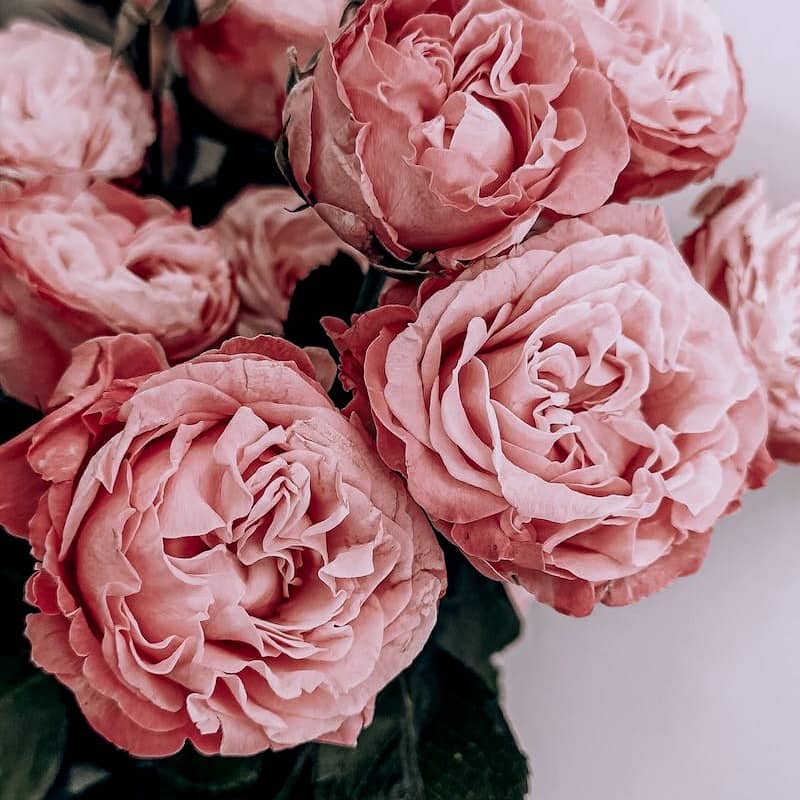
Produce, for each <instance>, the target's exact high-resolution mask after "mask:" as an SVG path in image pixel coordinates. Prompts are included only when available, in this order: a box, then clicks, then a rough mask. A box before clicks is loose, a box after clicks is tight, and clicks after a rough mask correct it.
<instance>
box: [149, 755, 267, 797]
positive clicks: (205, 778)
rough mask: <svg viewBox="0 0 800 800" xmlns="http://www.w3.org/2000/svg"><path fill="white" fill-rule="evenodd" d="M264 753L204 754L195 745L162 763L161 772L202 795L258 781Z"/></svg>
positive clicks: (171, 779)
mask: <svg viewBox="0 0 800 800" xmlns="http://www.w3.org/2000/svg"><path fill="white" fill-rule="evenodd" d="M263 760H264V759H263V757H262V756H254V757H253V758H222V757H220V756H214V757H210V756H203V755H200V754H199V753H198V752H197V751H196V750H195V749H194V748H193V747H189V746H187V747H184V749H183V750H182V751H181V752H180V753H178V754H177V755H175V756H173V757H172V758H167V759H165V760H164V761H161V762H160V763H159V764H158V767H157V769H158V772H159V774H160V776H161V777H162V778H163V779H164V780H165V781H166V782H167V783H169V784H171V785H172V786H174V787H176V788H177V789H180V790H191V791H192V792H193V793H195V794H197V795H199V796H210V795H215V794H224V793H226V792H233V791H236V790H239V789H244V788H246V787H248V786H253V785H254V784H256V783H257V782H258V778H259V776H260V774H261V767H262V764H263Z"/></svg>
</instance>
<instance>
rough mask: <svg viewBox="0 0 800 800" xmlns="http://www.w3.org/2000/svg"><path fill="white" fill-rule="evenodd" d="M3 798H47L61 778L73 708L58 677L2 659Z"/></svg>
mask: <svg viewBox="0 0 800 800" xmlns="http://www.w3.org/2000/svg"><path fill="white" fill-rule="evenodd" d="M0 672H2V673H5V674H2V675H0V680H2V682H1V683H0V720H2V726H0V800H23V798H24V800H41V798H43V797H44V796H45V795H46V794H47V791H48V789H49V788H50V786H51V785H52V784H53V782H54V781H55V779H56V776H57V775H58V772H59V769H60V767H61V759H62V756H63V754H64V747H65V744H66V739H67V714H66V710H65V708H64V704H63V703H62V701H61V695H60V690H59V687H58V685H57V684H56V682H55V680H54V679H53V678H51V677H49V676H48V675H45V674H44V673H41V672H36V673H32V674H31V673H29V672H27V670H23V669H22V668H21V667H19V666H18V667H16V668H15V667H13V666H11V662H10V661H9V660H8V659H2V667H0Z"/></svg>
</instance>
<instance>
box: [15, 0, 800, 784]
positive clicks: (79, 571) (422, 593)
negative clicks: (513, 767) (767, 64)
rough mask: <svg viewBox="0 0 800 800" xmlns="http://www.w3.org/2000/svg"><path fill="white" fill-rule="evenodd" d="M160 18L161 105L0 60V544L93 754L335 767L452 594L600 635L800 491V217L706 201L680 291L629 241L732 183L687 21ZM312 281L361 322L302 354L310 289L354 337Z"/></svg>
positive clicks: (732, 192)
mask: <svg viewBox="0 0 800 800" xmlns="http://www.w3.org/2000/svg"><path fill="white" fill-rule="evenodd" d="M130 5H131V4H130V3H126V4H124V6H123V15H125V14H128V17H126V20H127V21H126V24H129V25H130V24H134V23H132V22H131V19H134V17H131V12H130V8H129V6H130ZM138 5H139V6H142V4H141V3H139V4H138ZM178 5H179V4H170V3H163V2H152V3H148V4H147V5H146V11H147V13H143V12H142V10H141V8H140V10H139V16H140V17H141V19H139V17H135V19H134V22H135V23H136V24H139V23H141V24H142V25H143V28H142V30H141V31H140V32H139V33H137V34H136V35H135V36H134V37H133V38H132V42H133V44H132V45H131V47H133V48H134V50H135V48H136V47H144V51H143V52H138V51H137V52H134V53H133V54H134V55H136V56H138V63H139V65H141V63H142V59H144V60H145V62H147V63H149V61H150V60H151V59H153V60H158V59H161V60H163V61H165V63H166V59H167V58H168V55H167V54H169V58H171V59H172V60H171V61H170V62H169V64H168V66H169V69H165V70H164V75H166V76H167V78H164V76H160V77H159V81H160V80H162V78H164V80H168V82H169V81H171V83H169V90H170V91H169V92H168V93H166V94H165V92H163V91H162V89H164V88H165V87H162V86H161V85H160V84H159V82H158V81H156V80H155V79H153V81H152V83H153V84H154V85H152V86H151V85H148V86H140V85H139V83H138V82H137V80H136V78H135V77H134V74H133V73H132V72H131V71H130V70H129V69H128V67H126V66H125V63H124V61H123V60H121V59H114V58H112V52H111V49H110V47H103V46H100V45H96V44H92V45H90V44H87V43H85V42H84V41H83V40H81V39H80V38H78V37H77V36H74V35H72V34H70V33H66V32H61V31H56V30H54V29H49V28H45V27H41V26H39V25H34V24H32V23H27V22H15V23H14V24H12V25H11V26H10V27H9V28H8V29H6V30H4V31H2V32H0V66H2V69H0V94H2V113H0V388H2V391H3V393H4V394H5V395H7V396H8V397H13V398H16V400H18V401H20V402H22V403H25V404H27V405H30V406H33V407H35V408H37V409H39V410H40V411H41V412H42V414H43V416H42V417H41V418H40V419H39V420H38V421H37V422H35V423H34V424H33V425H32V426H31V427H26V428H24V429H22V430H18V431H16V434H17V435H16V436H15V437H14V438H10V439H9V441H6V442H5V443H2V444H0V468H2V479H1V480H0V524H2V526H3V527H4V528H5V529H6V530H7V531H8V533H10V534H12V535H14V536H16V537H19V538H22V539H24V540H26V541H27V542H28V543H29V545H30V548H31V552H32V554H33V557H34V559H35V561H36V569H35V572H34V574H33V575H32V576H29V580H28V583H27V591H26V599H27V601H28V603H29V604H30V605H31V606H33V608H34V613H32V614H31V615H30V616H29V617H28V620H27V627H26V635H27V637H28V639H29V640H30V644H31V654H32V659H33V661H34V662H35V663H36V664H37V665H38V666H39V667H41V668H42V669H43V670H45V671H46V672H49V673H51V674H53V675H55V676H56V677H57V678H58V680H59V681H61V682H62V683H63V684H64V685H66V686H67V687H69V689H70V690H71V691H72V693H73V694H74V696H75V698H76V699H77V702H78V704H79V706H80V708H81V709H82V711H83V713H84V714H85V716H86V718H87V719H88V721H89V723H90V724H91V725H92V727H93V728H94V729H95V730H96V731H97V732H99V733H100V734H101V735H102V736H103V737H105V738H106V739H108V740H110V741H111V742H113V743H114V744H116V745H117V746H119V747H121V748H123V749H125V750H127V751H128V752H130V753H132V754H133V755H135V756H137V757H144V758H151V757H162V756H168V755H171V754H174V753H176V752H177V751H179V750H180V749H181V748H182V747H183V746H184V745H185V744H186V743H187V742H189V743H191V744H192V745H193V746H194V747H195V748H196V749H197V750H198V751H200V752H201V753H203V754H209V755H210V754H222V755H238V756H245V755H252V754H256V753H260V752H262V751H264V750H268V749H271V750H281V749H286V748H290V747H295V746H298V745H302V744H304V743H306V742H311V741H315V742H325V743H334V744H346V745H350V746H354V745H356V743H357V739H358V736H359V734H360V732H361V730H362V728H364V726H366V725H368V724H370V722H371V720H372V718H373V715H374V714H375V708H376V697H377V696H378V694H379V693H380V692H381V691H382V690H383V689H384V688H385V687H387V685H389V684H390V683H392V681H394V679H395V678H397V677H398V676H399V675H400V674H401V673H402V672H403V671H404V670H406V669H407V668H408V667H409V666H410V665H411V664H412V662H413V661H414V660H415V659H416V658H417V656H419V655H420V653H422V652H423V650H425V649H426V648H427V647H428V644H427V643H428V642H429V640H431V641H434V640H435V639H436V637H435V636H433V638H431V637H432V632H433V631H434V628H435V626H436V625H437V619H439V615H440V599H441V598H442V597H443V596H445V593H446V591H447V586H448V575H447V572H448V571H450V570H451V569H452V568H453V567H452V563H453V562H451V556H452V557H453V558H454V559H455V563H457V564H458V565H460V566H459V568H463V569H466V570H468V574H469V576H470V578H469V580H473V581H476V582H478V584H479V585H481V586H483V585H485V586H489V587H490V589H491V590H496V591H498V592H499V593H500V596H501V597H502V598H505V594H504V592H503V591H502V589H499V588H498V586H497V584H496V583H492V582H491V581H495V582H500V583H501V584H504V585H506V586H508V587H514V589H515V590H516V591H524V592H526V593H527V594H528V595H532V596H533V597H535V598H536V599H538V600H539V601H540V602H542V603H545V604H547V605H549V606H552V607H553V608H555V609H556V610H558V611H560V612H563V613H565V614H570V615H576V616H584V615H588V614H590V613H591V612H592V610H593V609H594V607H595V606H596V605H597V604H598V603H604V604H606V605H610V606H618V605H625V604H628V603H632V602H634V601H637V600H639V599H641V598H644V597H646V596H648V595H650V594H652V593H654V592H656V591H659V590H661V589H662V588H664V587H665V586H667V585H668V584H669V583H671V582H672V581H673V580H674V579H676V578H678V577H680V576H684V575H689V574H691V573H693V572H695V571H696V570H698V569H699V567H700V566H701V564H702V562H703V559H704V556H705V553H706V551H707V548H708V546H709V542H710V539H711V535H712V531H713V529H714V527H715V525H716V524H717V523H718V522H719V520H721V519H722V518H723V517H725V516H726V515H727V514H730V513H732V512H733V511H734V510H736V508H737V507H738V505H739V503H740V500H741V498H742V496H743V494H744V493H745V492H746V491H747V490H748V489H751V488H757V487H759V486H761V485H762V484H763V483H764V481H765V480H766V479H767V478H768V477H769V475H770V473H771V472H772V470H773V469H774V462H773V460H772V457H777V458H788V459H792V460H795V461H800V377H798V375H800V371H799V370H798V366H799V365H800V209H798V207H796V206H793V207H790V208H789V209H787V210H785V211H784V212H782V213H780V214H777V215H774V216H771V215H769V213H768V212H767V209H766V203H765V199H764V189H763V185H762V183H760V182H758V181H745V182H742V183H739V184H737V185H735V186H733V187H731V188H727V189H717V190H714V191H712V192H711V194H709V195H708V196H707V197H706V198H705V199H704V201H703V202H702V203H701V204H700V206H699V207H698V213H700V214H701V215H702V216H703V217H704V219H703V221H702V224H701V226H700V228H699V229H698V230H697V231H696V232H695V233H694V234H692V235H691V236H690V237H689V238H688V239H687V240H686V241H685V242H684V244H683V247H682V252H681V251H680V250H679V249H678V248H677V247H676V246H675V245H674V244H673V241H672V239H671V236H670V233H669V231H668V229H667V225H666V222H665V219H664V216H663V212H662V211H661V210H660V209H659V208H658V207H657V206H655V205H642V204H637V203H635V202H633V203H629V204H623V203H626V202H627V201H630V200H631V199H632V198H636V197H654V196H658V195H662V194H664V193H666V192H669V191H673V190H675V189H678V188H681V187H683V186H685V185H687V184H688V183H690V182H693V181H701V180H704V179H706V178H708V177H709V176H710V175H712V174H713V172H714V171H715V169H716V167H717V165H718V164H719V163H720V161H721V160H722V159H723V158H725V157H726V156H727V155H729V154H730V152H731V151H732V149H733V146H734V144H735V141H736V136H737V134H738V131H739V128H740V126H741V124H742V120H743V116H744V111H745V105H744V99H743V84H742V77H741V73H740V70H739V67H738V64H737V61H736V58H735V55H734V52H733V48H732V45H731V42H730V40H729V39H728V38H727V37H726V36H725V34H724V32H723V30H722V27H721V24H720V22H719V20H718V19H717V17H716V16H715V14H714V13H713V12H712V11H711V9H710V7H708V6H707V5H706V4H705V3H685V2H682V1H681V0H651V2H648V3H641V2H634V0H364V2H361V3H346V2H344V0H314V2H301V3H294V4H287V3H278V2H256V0H231V2H228V3H203V4H201V5H200V6H198V7H194V10H193V12H192V13H193V14H194V17H196V19H194V18H193V20H194V22H196V23H197V24H196V25H190V24H189V23H187V21H186V19H184V18H183V17H181V18H180V19H179V20H177V21H176V18H175V14H176V13H177V12H176V11H175V7H177V6H178ZM180 5H181V7H182V8H183V7H184V6H185V5H186V4H180ZM126 9H127V10H126ZM183 10H184V11H185V10H186V9H185V8H184V9H183ZM187 13H188V12H187ZM134 16H135V15H134ZM188 16H189V17H191V15H188ZM187 18H188V17H187ZM179 23H180V24H179ZM167 30H173V31H174V34H175V41H174V45H175V46H174V47H171V46H170V47H167V46H165V44H164V42H165V40H164V38H163V36H164V34H165V31H167ZM140 34H142V35H140ZM143 42H144V43H145V44H144V45H143V44H142V43H143ZM156 47H159V48H160V49H159V50H158V51H157V52H156V50H155V48H156ZM154 53H155V55H157V56H158V59H155V58H154ZM134 61H135V62H136V59H134ZM145 72H147V70H145ZM151 77H152V76H151ZM203 106H205V107H206V108H205V110H202V107H203ZM199 107H200V108H201V111H198V108H199ZM157 132H158V136H157V135H156V134H157ZM209 140H215V144H211V145H210V144H209ZM268 140H272V143H271V142H270V141H268ZM165 142H166V143H167V147H166V148H165ZM165 153H166V154H168V155H169V159H166V160H167V161H169V169H166V170H165V164H164V161H165V159H164V155H165ZM272 155H274V156H275V160H276V163H277V164H279V165H280V166H281V168H282V170H283V177H284V178H285V182H283V183H281V178H280V177H278V173H277V170H273V169H272V167H271V165H270V164H271V162H270V159H271V157H272ZM165 172H166V173H168V174H164V173H165ZM265 176H267V177H265ZM278 183H280V185H277V184H278ZM287 183H288V184H290V185H286V184H287ZM184 206H188V208H184ZM198 221H200V222H202V223H203V224H198ZM339 254H345V255H346V256H347V257H348V259H349V263H350V266H351V267H352V273H353V274H354V275H355V278H356V280H361V278H362V275H361V273H362V272H363V273H366V277H365V278H364V279H363V285H362V286H361V290H360V293H359V292H358V291H355V292H353V293H352V294H353V296H352V297H350V296H349V295H348V296H347V297H346V298H345V301H346V303H347V308H348V311H349V310H350V309H352V310H353V311H354V312H356V313H354V314H353V315H352V317H349V316H348V315H345V316H348V318H347V319H341V318H338V317H334V316H332V315H331V312H330V310H328V311H327V312H326V313H324V314H323V313H320V314H319V315H317V314H316V313H314V314H313V319H312V320H311V321H310V322H311V324H309V326H308V330H305V331H302V332H301V333H300V334H297V333H296V332H294V330H293V329H292V330H291V331H290V327H291V326H288V325H287V326H285V323H286V322H287V319H288V318H289V317H290V308H291V307H292V303H298V305H302V303H301V302H300V299H299V298H300V296H301V295H300V293H298V294H297V295H296V296H295V288H296V286H297V285H298V284H299V283H300V282H302V281H306V280H307V281H309V282H312V281H314V280H315V277H316V278H318V279H320V284H319V287H321V288H317V290H316V294H315V295H314V302H315V303H317V302H318V305H319V307H320V308H329V307H332V308H339V305H334V304H332V303H327V305H326V302H327V301H329V300H331V299H332V297H329V295H337V300H339V301H341V300H342V297H343V296H344V295H345V294H346V292H347V289H346V287H345V283H346V282H345V280H344V278H343V277H342V279H341V283H336V282H335V281H334V282H333V283H330V282H329V283H328V284H325V283H323V282H322V278H320V276H321V275H322V276H323V277H324V276H325V275H326V274H328V273H330V272H331V271H334V272H335V270H336V269H337V268H338V267H337V264H338V263H340V261H341V259H338V255H339ZM348 259H344V260H345V261H347V260H348ZM687 262H688V263H687ZM331 265H333V267H331ZM318 268H322V269H319V270H318ZM315 271H316V272H315ZM343 272H344V270H342V273H343ZM386 273H388V274H391V275H392V276H393V278H394V279H396V280H395V281H394V283H393V284H392V285H391V286H388V287H387V286H385V285H384V281H385V276H386ZM314 285H315V286H316V284H314ZM316 307H317V306H316V305H314V306H313V308H316ZM295 308H296V306H295ZM298 318H302V315H300V316H299V317H298ZM323 328H324V332H325V333H326V334H327V336H328V337H329V344H330V345H331V347H330V351H328V350H325V349H323V348H320V347H318V346H314V345H319V344H320V343H321V340H320V337H322V336H323ZM288 335H293V337H294V339H295V341H293V342H290V341H288V340H287V339H286V338H283V337H284V336H288ZM303 345H306V347H305V348H303ZM329 353H333V354H338V363H337V364H334V363H333V360H332V358H331V356H330V354H329ZM337 369H338V375H339V381H338V383H337V384H335V385H334V386H332V384H334V373H335V372H336V371H337ZM329 389H330V396H329V393H328V390H329ZM345 392H350V393H351V396H350V397H348V398H346V399H344V400H342V397H343V395H344V393H345ZM331 398H334V399H335V400H336V401H339V400H342V402H340V403H339V406H340V407H342V408H341V410H340V408H339V407H337V405H336V404H335V402H334V399H331ZM7 400H8V398H4V402H6V401H7ZM770 454H771V455H770ZM437 533H438V534H441V538H440V539H439V540H437ZM3 541H4V542H5V540H3ZM444 551H449V553H450V555H448V561H447V568H446V566H445V552H444ZM473 568H474V569H473ZM485 579H490V580H485ZM451 583H454V582H451ZM495 599H496V596H495ZM453 602H454V603H455V601H453ZM498 602H500V601H498ZM445 607H446V606H445V605H442V606H441V609H444V608H445ZM465 618H468V615H465ZM440 621H441V620H440ZM474 624H475V625H477V624H478V623H477V622H475V623H474ZM437 630H438V629H437ZM462 635H463V636H464V637H466V638H469V637H470V636H472V637H473V639H474V640H475V641H477V642H483V641H484V640H483V639H482V638H481V637H482V633H481V632H480V631H478V632H475V631H472V632H471V631H469V630H464V631H463V632H462ZM431 646H433V645H431ZM441 647H442V650H443V651H444V652H446V653H447V654H448V657H455V656H454V655H453V653H454V652H456V651H458V648H457V647H455V646H453V645H452V642H451V643H449V644H447V645H444V644H443V645H441ZM474 649H475V650H477V649H478V645H476V647H475V648H474ZM426 652H428V653H429V652H430V651H427V650H426ZM437 652H438V651H437ZM456 655H458V653H457V652H456ZM462 655H463V654H462ZM490 655H491V653H488V654H482V655H481V656H480V657H481V658H485V660H486V663H485V664H482V663H481V664H478V665H477V666H476V663H475V660H476V659H478V658H479V656H477V655H475V653H474V652H471V653H470V655H469V657H465V663H467V664H468V667H469V669H470V670H471V672H470V675H472V677H473V678H474V679H476V680H477V679H478V678H481V679H483V678H485V676H486V674H488V673H492V667H491V666H490V665H489V662H488V659H489V656H490ZM470 659H472V660H471V661H470ZM484 668H485V669H484ZM492 674H493V673H492ZM488 683H491V681H488ZM481 686H482V689H481V691H484V690H486V691H488V689H486V687H484V686H483V684H481ZM431 691H432V690H431ZM409 702H410V701H409ZM434 705H435V703H428V705H427V706H426V708H428V710H430V707H433V706H434ZM431 713H433V712H431ZM420 726H422V723H421V722H420ZM420 729H421V727H420ZM420 735H421V734H420ZM509 736H510V734H509ZM391 749H394V747H393V746H392V747H389V746H387V747H385V748H384V751H383V752H389V750H391ZM377 758H378V757H376V759H377ZM420 780H422V778H420ZM393 796H394V795H393ZM398 796H399V795H398ZM498 796H499V795H498ZM509 796H511V795H509ZM520 796H521V795H520ZM515 797H516V795H515Z"/></svg>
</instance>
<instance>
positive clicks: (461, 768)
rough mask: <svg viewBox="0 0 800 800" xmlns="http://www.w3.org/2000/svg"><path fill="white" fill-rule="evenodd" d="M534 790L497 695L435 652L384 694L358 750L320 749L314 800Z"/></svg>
mask: <svg viewBox="0 0 800 800" xmlns="http://www.w3.org/2000/svg"><path fill="white" fill-rule="evenodd" d="M527 786H528V766H527V761H526V759H525V756H524V755H523V754H522V753H521V752H520V751H519V749H518V748H517V745H516V742H515V741H514V737H513V734H512V733H511V731H510V729H509V727H508V724H507V723H506V721H505V719H504V717H503V714H502V711H501V710H500V707H499V705H498V703H497V698H496V697H495V695H494V693H493V692H492V691H491V690H490V689H489V688H488V687H487V686H486V684H485V682H484V681H483V680H482V679H481V678H480V677H478V676H477V675H476V674H475V673H474V672H473V671H472V670H470V669H467V668H466V667H465V666H464V665H463V664H462V663H461V662H460V661H459V660H457V659H455V658H453V657H452V656H450V655H449V654H447V653H445V652H443V651H441V650H438V649H437V648H436V647H432V646H429V647H428V648H427V649H426V651H425V652H424V653H423V655H422V656H421V657H420V659H418V661H417V662H416V663H415V664H414V665H413V666H412V667H411V668H410V669H409V670H407V671H406V672H405V673H404V674H403V675H401V676H400V677H399V678H398V679H397V680H396V681H394V682H393V683H392V684H391V685H390V686H389V687H387V689H386V690H385V691H384V692H382V693H381V695H380V697H379V698H378V703H377V707H376V712H375V721H374V722H373V724H372V725H371V726H370V727H369V728H367V729H366V730H365V731H364V732H363V733H362V734H361V737H360V739H359V743H358V747H357V748H356V749H346V748H341V747H333V746H322V747H320V750H319V756H318V760H317V773H316V781H315V794H314V800H452V799H453V798H458V800H522V799H523V798H524V797H525V793H526V792H527Z"/></svg>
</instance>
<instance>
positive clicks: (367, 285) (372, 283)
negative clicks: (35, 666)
mask: <svg viewBox="0 0 800 800" xmlns="http://www.w3.org/2000/svg"><path fill="white" fill-rule="evenodd" d="M384 283H386V275H384V273H383V272H381V271H380V270H377V269H375V267H370V268H369V271H368V272H367V274H366V275H365V276H364V282H363V283H362V284H361V291H360V292H359V294H358V300H356V305H355V308H354V309H353V313H354V314H363V313H364V312H365V311H369V310H370V309H371V308H375V306H377V305H378V298H379V297H380V295H381V291H382V290H383V284H384Z"/></svg>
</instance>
